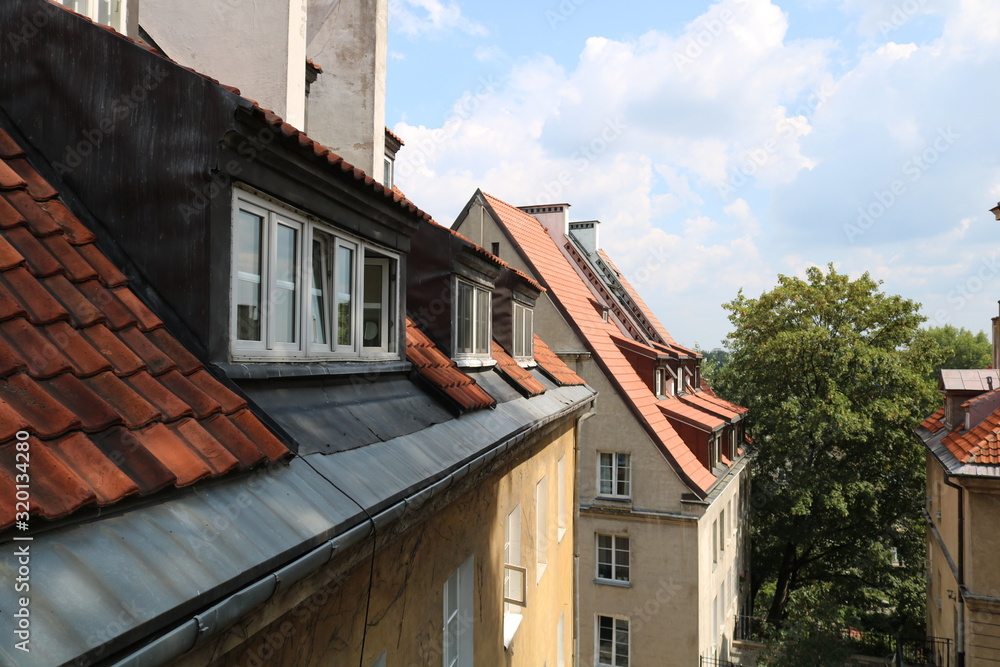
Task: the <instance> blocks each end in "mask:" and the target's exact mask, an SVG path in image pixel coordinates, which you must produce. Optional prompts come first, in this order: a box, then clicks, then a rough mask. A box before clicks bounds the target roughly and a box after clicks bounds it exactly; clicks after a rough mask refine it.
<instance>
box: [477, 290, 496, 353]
mask: <svg viewBox="0 0 1000 667" xmlns="http://www.w3.org/2000/svg"><path fill="white" fill-rule="evenodd" d="M475 292H476V345H475V353H476V354H489V351H490V316H491V315H492V312H491V307H490V306H491V304H490V293H489V292H487V291H486V290H481V289H477V290H475Z"/></svg>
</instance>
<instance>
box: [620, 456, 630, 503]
mask: <svg viewBox="0 0 1000 667" xmlns="http://www.w3.org/2000/svg"><path fill="white" fill-rule="evenodd" d="M630 472H631V471H630V470H629V456H628V454H619V455H618V489H617V493H618V495H619V496H627V495H629V482H630V477H629V476H630Z"/></svg>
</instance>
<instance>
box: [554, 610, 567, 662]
mask: <svg viewBox="0 0 1000 667" xmlns="http://www.w3.org/2000/svg"><path fill="white" fill-rule="evenodd" d="M556 667H566V612H565V610H564V611H562V612H560V614H559V623H558V624H557V625H556Z"/></svg>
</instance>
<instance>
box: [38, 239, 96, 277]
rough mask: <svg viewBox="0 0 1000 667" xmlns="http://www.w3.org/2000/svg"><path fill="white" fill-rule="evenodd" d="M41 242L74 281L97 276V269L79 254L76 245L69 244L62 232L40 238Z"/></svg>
mask: <svg viewBox="0 0 1000 667" xmlns="http://www.w3.org/2000/svg"><path fill="white" fill-rule="evenodd" d="M42 244H43V245H45V246H46V247H47V248H48V251H49V253H50V254H51V255H52V256H53V257H54V258H55V259H56V261H58V262H59V264H61V265H62V267H63V269H65V271H66V275H67V276H68V277H69V279H70V280H72V281H73V282H75V283H79V282H83V281H85V280H94V279H95V278H97V271H95V270H94V267H92V266H91V265H90V264H89V263H87V260H85V259H84V258H83V256H82V255H80V253H79V251H78V250H77V249H76V247H74V246H71V245H70V244H69V242H67V241H66V237H65V236H63V235H62V234H53V235H52V236H46V237H45V238H44V239H42Z"/></svg>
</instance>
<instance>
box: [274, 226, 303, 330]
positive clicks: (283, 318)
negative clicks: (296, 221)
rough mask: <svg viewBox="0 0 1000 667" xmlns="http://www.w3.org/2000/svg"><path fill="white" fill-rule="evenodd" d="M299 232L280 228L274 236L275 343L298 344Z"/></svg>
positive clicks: (288, 228) (284, 227) (286, 227)
mask: <svg viewBox="0 0 1000 667" xmlns="http://www.w3.org/2000/svg"><path fill="white" fill-rule="evenodd" d="M297 239H298V230H296V229H293V228H291V227H288V226H287V225H282V224H279V225H278V227H277V230H276V234H275V249H274V250H275V254H274V288H275V289H274V295H273V298H274V310H273V313H272V316H273V320H274V340H275V342H278V343H294V342H295V318H296V307H295V301H296V296H297V291H296V283H297V282H298V276H297V275H296V260H297V257H296V255H297V252H298V247H297Z"/></svg>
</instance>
